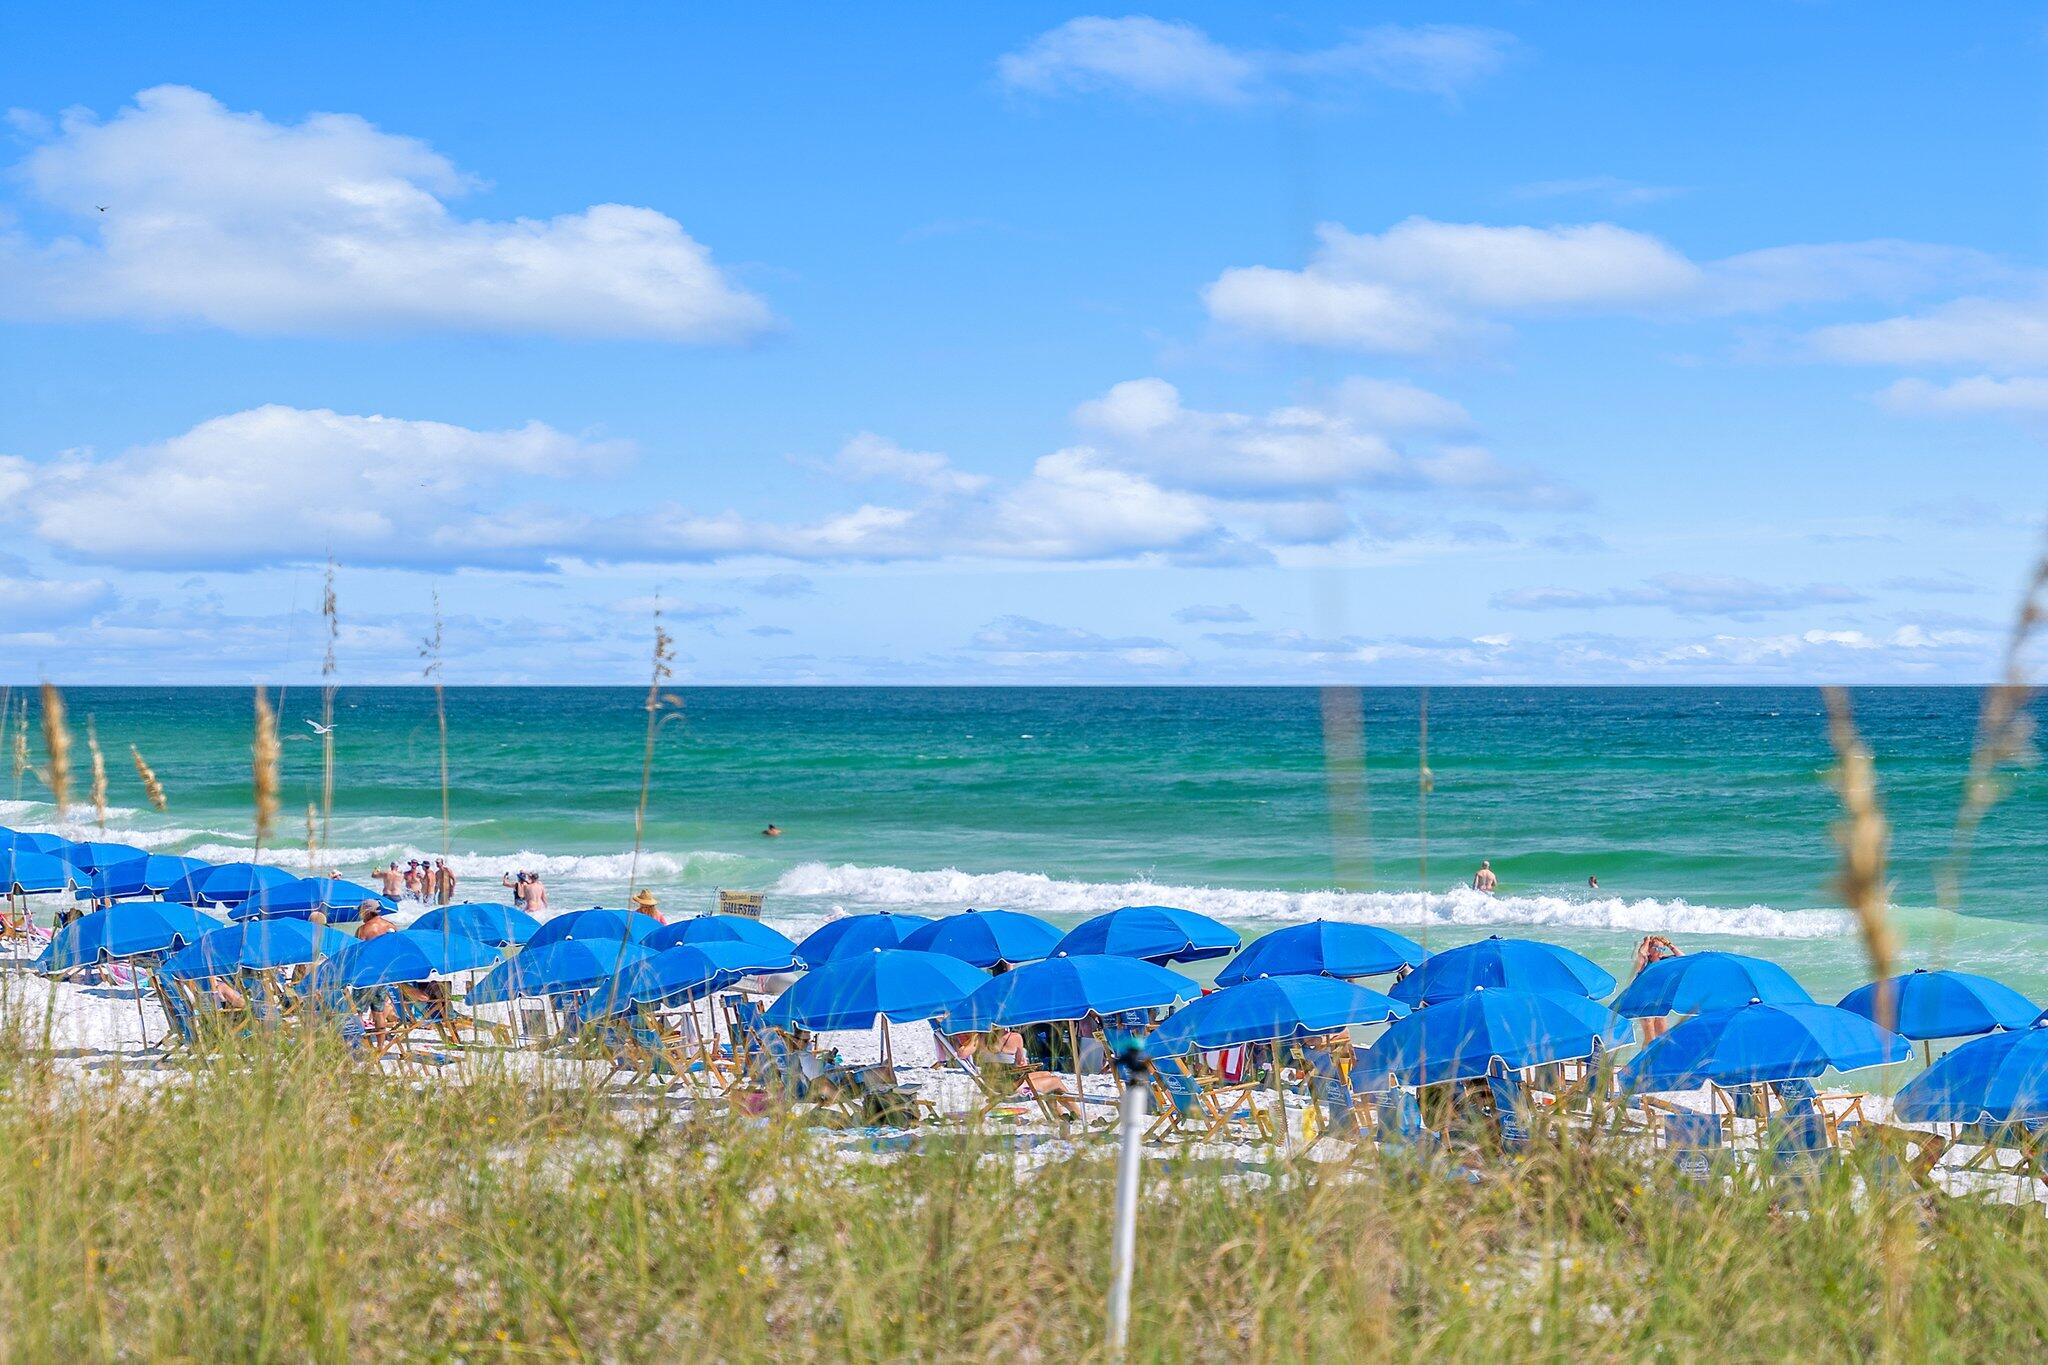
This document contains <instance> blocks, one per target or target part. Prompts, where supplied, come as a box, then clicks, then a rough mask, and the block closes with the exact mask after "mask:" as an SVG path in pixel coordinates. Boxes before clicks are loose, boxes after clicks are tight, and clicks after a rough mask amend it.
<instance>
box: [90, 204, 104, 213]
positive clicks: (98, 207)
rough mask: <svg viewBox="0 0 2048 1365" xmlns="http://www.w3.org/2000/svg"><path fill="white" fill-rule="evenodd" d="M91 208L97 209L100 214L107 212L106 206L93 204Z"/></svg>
mask: <svg viewBox="0 0 2048 1365" xmlns="http://www.w3.org/2000/svg"><path fill="white" fill-rule="evenodd" d="M93 207H94V208H96V209H98V210H99V211H100V212H101V213H105V212H106V211H107V206H106V205H105V204H94V205H93Z"/></svg>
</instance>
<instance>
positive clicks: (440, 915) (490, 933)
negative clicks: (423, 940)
mask: <svg viewBox="0 0 2048 1365" xmlns="http://www.w3.org/2000/svg"><path fill="white" fill-rule="evenodd" d="M539 928H540V921H539V920H537V919H535V918H534V917H533V916H532V915H529V914H527V913H526V912H525V911H524V910H521V909H519V908H518V907H516V906H511V905H499V904H497V903H496V902H493V901H465V902H464V903H463V904H461V905H442V906H436V907H435V908H434V909H432V910H429V911H427V913H426V914H424V915H421V916H420V917H419V918H418V919H416V920H414V921H413V922H412V931H413V932H414V933H416V934H440V933H450V934H461V935H463V936H464V937H465V938H473V939H475V940H476V941H477V942H478V943H488V944H490V945H491V946H492V947H494V948H505V947H517V946H519V945H522V944H525V943H529V942H531V941H532V939H533V936H534V934H535V932H536V931H538V930H539Z"/></svg>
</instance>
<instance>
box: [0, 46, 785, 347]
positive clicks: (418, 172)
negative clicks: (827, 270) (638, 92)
mask: <svg viewBox="0 0 2048 1365" xmlns="http://www.w3.org/2000/svg"><path fill="white" fill-rule="evenodd" d="M17 122H18V123H19V124H21V125H22V126H25V127H30V128H31V129H33V127H34V126H35V121H34V120H33V119H18V120H17ZM16 176H17V179H18V180H19V181H20V183H22V184H23V185H24V186H25V187H26V189H27V191H28V192H29V193H30V194H31V195H32V196H33V197H34V198H35V199H36V200H38V201H40V202H41V203H42V204H43V205H45V206H47V207H49V208H50V209H53V210H56V211H58V212H60V213H68V214H70V215H72V216H73V217H75V218H76V219H77V220H78V221H79V223H80V224H82V227H81V229H80V230H79V231H78V232H77V233H76V234H74V235H66V236H59V237H54V238H51V239H48V240H34V239H32V238H30V237H29V236H27V235H25V234H24V233H21V232H15V233H13V234H11V235H9V236H7V237H6V238H0V285H4V286H5V293H6V294H7V295H8V296H9V297H8V299H7V301H6V302H5V303H4V304H0V307H4V308H6V309H7V310H8V311H11V312H14V313H16V314H18V315H25V316H36V317H83V318H107V317H112V318H136V319H141V320H145V321H152V322H197V323H203V324H210V325H213V326H218V327H224V328H228V329H230V330H234V331H242V332H254V333H287V334H301V335H303V334H328V333H351V332H362V331H420V330H427V331H471V332H504V333H537V334H549V335H558V336H575V337H645V338H653V339H658V340H665V341H678V342H732V341H740V340H744V339H746V338H748V337H750V336H753V335H755V334H757V333H759V332H760V331H761V330H763V329H764V328H765V327H767V326H769V325H770V324H771V322H772V318H771V316H770V313H769V310H768V307H767V305H766V304H765V303H763V302H762V301H761V300H760V299H759V298H757V297H755V296H754V295H753V294H751V293H749V292H747V291H746V290H745V289H743V288H741V287H739V286H738V285H736V284H734V283H733V282H732V281H731V280H730V279H729V278H728V277H727V276H726V274H725V272H724V271H722V270H721V269H720V268H719V267H718V266H717V265H716V264H715V263H714V262H713V261H712V258H711V253H710V251H709V250H708V249H707V248H706V247H705V246H704V245H703V244H702V243H700V242H698V241H697V240H696V239H695V238H693V237H691V236H690V235H689V234H688V233H687V232H685V231H684V230H683V228H682V225H681V224H679V223H678V222H676V220H675V219H673V218H671V217H669V216H668V215H666V214H664V213H661V212H658V211H656V210H654V209H651V208H640V207H634V206H630V205H625V204H597V205H594V206H591V207H588V208H584V209H581V210H580V211H577V212H572V213H563V214H559V215H557V216H554V217H551V218H518V219H510V220H494V219H484V218H467V217H463V216H461V215H460V214H458V213H456V212H455V211H454V210H453V209H452V208H451V207H450V201H451V200H455V199H457V198H459V197H460V196H461V195H463V194H464V193H466V192H468V191H470V190H472V189H473V188H475V185H476V181H475V180H474V179H473V178H472V177H470V176H468V175H465V174H464V173H463V172H461V171H459V170H458V169H457V168H456V167H455V166H454V165H453V164H451V163H450V162H449V161H448V160H447V159H446V158H445V157H443V156H442V155H440V154H439V153H438V152H436V151H434V150H433V149H432V148H431V147H429V146H428V145H427V144H425V143H424V142H421V141H419V140H417V139H415V138H410V137H404V136H401V135H398V134H394V133H387V132H384V131H382V130H380V129H378V128H377V127H375V126H374V125H372V124H370V123H369V122H367V121H365V120H364V119H362V118H359V117H356V116H355V115H352V114H314V115H311V116H309V117H307V118H306V119H305V120H304V121H302V122H299V123H279V122H273V121H271V120H270V119H268V118H266V117H264V116H263V115H262V114H260V113H248V112H238V111H235V110H231V109H228V108H227V107H226V106H224V105H223V104H222V103H221V102H220V101H218V100H216V99H215V98H213V97H212V96H211V95H208V94H206V93H204V92H202V91H199V90H194V89H191V88H189V87H185V86H177V85H164V86H157V87H155V88H153V89H149V90H145V91H143V92H141V93H140V94H139V95H137V96H136V97H135V102H134V104H133V105H131V106H130V107H128V108H125V109H123V110H121V111H120V112H118V113H116V114H115V115H114V116H112V117H111V118H108V119H105V120H102V119H100V118H97V117H96V116H94V115H93V114H91V113H89V112H86V111H71V112H67V113H66V114H65V115H64V116H63V117H62V119H61V120H60V121H59V122H58V124H57V125H56V126H55V128H54V129H51V130H47V131H46V133H45V135H44V136H43V137H42V138H41V139H40V141H39V142H38V144H37V145H36V146H35V147H34V149H33V150H32V151H31V152H30V153H29V154H28V156H27V158H26V159H25V160H24V161H23V162H22V163H21V165H20V166H19V167H18V168H17V171H16ZM102 207H104V211H103V212H102V211H101V209H102Z"/></svg>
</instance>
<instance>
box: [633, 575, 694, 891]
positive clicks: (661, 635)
mask: <svg viewBox="0 0 2048 1365" xmlns="http://www.w3.org/2000/svg"><path fill="white" fill-rule="evenodd" d="M675 657H676V652H675V638H674V637H673V636H671V635H670V634H669V633H668V631H667V629H665V628H664V627H663V626H662V624H661V605H660V602H659V600H657V601H656V603H655V607H654V658H653V666H652V669H651V673H650V676H649V678H648V681H647V702H646V707H647V742H646V745H645V747H644V748H643V749H642V751H641V754H640V803H639V804H638V805H637V806H635V807H634V808H633V861H632V863H631V864H630V865H629V866H628V867H627V869H626V894H627V895H629V896H630V895H632V894H633V892H634V891H635V890H636V889H637V888H636V887H635V886H634V883H636V882H638V881H639V880H640V849H641V845H642V844H643V843H644V842H645V840H646V836H647V797H648V793H649V792H650V791H652V790H653V787H654V738H655V735H656V733H657V732H658V731H659V730H660V729H661V724H662V721H663V719H664V717H663V716H662V710H663V708H664V707H669V706H675V707H680V706H681V705H682V702H681V700H679V699H678V698H676V697H674V696H672V695H669V694H667V693H664V692H663V691H662V690H661V685H662V684H663V683H664V682H667V681H668V679H669V678H670V677H671V676H673V674H674V672H675V668H674V664H675Z"/></svg>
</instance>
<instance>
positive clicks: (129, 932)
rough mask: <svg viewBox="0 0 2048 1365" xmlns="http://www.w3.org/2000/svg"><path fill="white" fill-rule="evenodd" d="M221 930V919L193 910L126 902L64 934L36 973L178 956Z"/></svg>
mask: <svg viewBox="0 0 2048 1365" xmlns="http://www.w3.org/2000/svg"><path fill="white" fill-rule="evenodd" d="M220 927H221V922H220V921H219V920H217V919H215V918H214V917H213V916H211V915H204V914H201V913H200V912H199V911H197V910H194V909H192V908H191V907H189V906H184V905H173V904H171V903H169V902H167V901H125V902H123V903H122V904H119V905H110V906H108V907H107V908H106V909H104V910H95V911H93V912H92V913H90V914H86V915H80V916H79V917H78V918H77V919H75V920H73V921H71V923H69V924H67V925H65V926H63V927H62V928H60V929H58V930H57V932H56V933H54V934H52V935H51V936H50V941H49V943H48V944H47V945H45V947H44V948H43V951H42V955H41V956H40V957H38V958H37V959H36V970H37V971H39V972H61V971H65V970H67V969H69V968H72V967H83V966H85V965H87V964H88V963H92V962H98V961H100V960H102V959H112V958H123V957H142V956H145V955H147V954H150V953H169V952H174V951H176V950H177V949H179V948H182V947H184V946H185V945H186V944H188V943H197V942H198V941H199V940H200V938H201V936H203V935H205V934H207V933H210V932H212V931H213V930H215V929H218V928H220Z"/></svg>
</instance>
